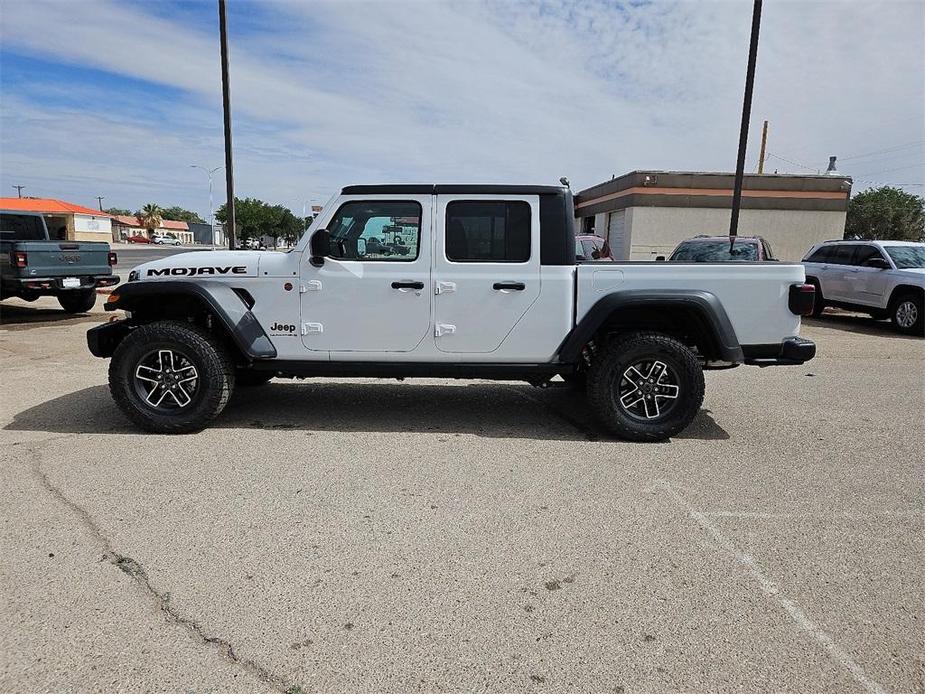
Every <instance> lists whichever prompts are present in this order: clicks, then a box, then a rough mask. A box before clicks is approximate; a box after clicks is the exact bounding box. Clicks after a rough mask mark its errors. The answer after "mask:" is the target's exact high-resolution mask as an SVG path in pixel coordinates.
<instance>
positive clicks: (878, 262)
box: [864, 258, 890, 270]
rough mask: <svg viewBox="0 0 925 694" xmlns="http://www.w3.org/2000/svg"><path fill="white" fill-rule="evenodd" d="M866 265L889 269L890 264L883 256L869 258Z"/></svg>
mask: <svg viewBox="0 0 925 694" xmlns="http://www.w3.org/2000/svg"><path fill="white" fill-rule="evenodd" d="M864 264H865V265H866V266H867V267H875V268H877V269H878V270H889V269H890V264H889V263H888V262H886V260H885V259H883V258H870V259H869V260H868V261H867V262H866V263H864Z"/></svg>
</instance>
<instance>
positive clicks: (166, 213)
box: [161, 205, 206, 224]
mask: <svg viewBox="0 0 925 694" xmlns="http://www.w3.org/2000/svg"><path fill="white" fill-rule="evenodd" d="M161 214H162V216H163V217H164V219H172V220H174V221H176V222H186V223H187V224H205V223H206V220H204V219H203V218H202V217H200V216H199V215H198V214H197V213H195V212H192V211H190V210H185V209H183V208H182V207H179V206H178V205H174V206H173V207H165V208H164V209H163V210H162V212H161Z"/></svg>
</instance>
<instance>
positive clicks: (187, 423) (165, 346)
mask: <svg viewBox="0 0 925 694" xmlns="http://www.w3.org/2000/svg"><path fill="white" fill-rule="evenodd" d="M233 389H234V364H233V363H232V361H231V359H230V358H229V356H228V354H227V353H226V352H225V350H224V348H223V347H222V345H221V344H220V343H219V342H218V341H217V340H215V339H214V338H213V337H212V336H211V335H210V334H209V333H208V332H206V331H204V330H202V329H200V328H198V327H196V326H193V325H189V324H186V323H175V322H172V321H158V322H156V323H149V324H148V325H144V326H142V327H140V328H136V329H135V330H133V331H132V332H130V333H129V334H128V335H127V336H126V338H125V339H124V340H123V341H122V342H121V343H120V344H119V346H118V347H117V348H116V351H115V354H113V356H112V361H111V362H110V364H109V390H110V392H111V393H112V397H113V399H114V400H115V401H116V404H117V405H118V406H119V408H120V409H121V410H122V412H124V413H125V415H126V416H127V417H128V418H129V419H131V420H132V421H133V422H134V423H135V424H137V425H138V426H139V427H141V428H142V429H145V430H146V431H151V432H155V433H158V434H185V433H189V432H194V431H199V430H201V429H203V428H204V427H205V426H206V425H207V424H208V423H209V422H210V421H212V420H213V419H214V418H215V417H217V416H218V415H219V413H220V412H221V411H222V410H223V409H224V408H225V405H226V404H227V403H228V400H229V398H230V397H231V392H232V390H233Z"/></svg>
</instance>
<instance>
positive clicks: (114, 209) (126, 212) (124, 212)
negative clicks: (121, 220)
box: [103, 207, 135, 217]
mask: <svg viewBox="0 0 925 694" xmlns="http://www.w3.org/2000/svg"><path fill="white" fill-rule="evenodd" d="M103 211H104V212H106V213H107V214H118V215H122V216H125V217H132V216H134V214H135V213H134V212H132V211H131V210H126V209H123V208H121V207H107V208H106V209H105V210H103Z"/></svg>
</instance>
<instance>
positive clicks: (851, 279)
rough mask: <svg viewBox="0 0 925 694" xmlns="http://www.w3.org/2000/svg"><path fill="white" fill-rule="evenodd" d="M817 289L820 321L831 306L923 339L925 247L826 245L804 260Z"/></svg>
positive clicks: (877, 243) (882, 243) (885, 243)
mask: <svg viewBox="0 0 925 694" xmlns="http://www.w3.org/2000/svg"><path fill="white" fill-rule="evenodd" d="M803 265H804V266H805V267H806V281H807V282H809V283H811V284H813V285H815V286H816V305H815V310H814V312H813V315H816V316H818V315H819V314H820V313H822V310H823V309H824V308H825V307H826V306H837V307H839V308H846V309H850V310H854V311H863V312H865V313H869V314H870V315H871V316H873V317H874V318H876V319H878V320H880V319H884V318H889V319H890V320H892V321H893V325H894V326H896V329H897V330H899V331H900V332H903V333H908V334H914V335H922V334H923V310H922V296H923V293H925V243H913V242H910V241H825V242H823V243H820V244H817V245H815V246H813V247H812V248H811V249H810V251H809V253H807V254H806V257H805V258H803Z"/></svg>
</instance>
